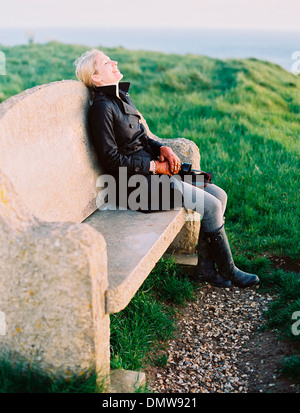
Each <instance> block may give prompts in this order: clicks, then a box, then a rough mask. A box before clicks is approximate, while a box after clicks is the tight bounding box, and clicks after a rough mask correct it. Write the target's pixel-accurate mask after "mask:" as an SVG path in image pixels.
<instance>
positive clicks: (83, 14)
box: [0, 0, 300, 31]
mask: <svg viewBox="0 0 300 413" xmlns="http://www.w3.org/2000/svg"><path fill="white" fill-rule="evenodd" d="M0 10H1V12H0V28H4V27H27V28H32V29H34V28H38V27H66V28H67V27H91V28H92V27H97V28H102V27H103V28H104V27H132V28H134V27H166V28H167V27H173V28H222V29H223V28H227V29H241V28H244V29H254V30H257V29H262V30H288V31H300V1H299V0H1V9H0Z"/></svg>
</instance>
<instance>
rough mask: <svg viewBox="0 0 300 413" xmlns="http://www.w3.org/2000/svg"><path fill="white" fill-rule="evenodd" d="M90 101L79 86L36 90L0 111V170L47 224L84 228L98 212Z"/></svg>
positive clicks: (0, 107) (59, 85) (64, 83)
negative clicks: (82, 224)
mask: <svg viewBox="0 0 300 413" xmlns="http://www.w3.org/2000/svg"><path fill="white" fill-rule="evenodd" d="M88 98H89V96H88V92H87V89H86V87H85V86H83V85H82V84H81V83H80V82H77V81H73V80H69V81H68V80H66V81H61V82H53V83H50V84H48V85H43V86H37V87H34V88H32V89H29V90H26V91H24V92H22V93H21V94H19V95H17V96H14V97H11V98H10V99H8V100H7V101H5V102H3V103H2V104H1V105H0V127H1V134H0V147H1V151H0V165H1V170H2V171H3V172H4V173H5V174H6V175H7V176H9V178H10V180H11V182H12V184H13V186H14V188H15V190H16V192H17V193H18V195H19V196H20V198H21V199H22V202H23V203H24V205H25V206H26V207H27V208H28V209H29V210H30V211H31V212H32V213H33V214H34V215H35V216H36V217H37V218H39V219H41V220H43V221H48V222H49V221H50V222H51V221H61V222H63V221H73V222H80V221H82V220H83V219H84V218H86V217H87V216H88V215H89V214H91V213H92V212H93V211H94V210H95V209H96V205H95V198H96V195H97V193H96V184H95V183H96V180H97V178H98V176H99V173H100V169H99V167H98V166H97V164H96V159H95V156H94V153H93V150H92V148H91V147H90V144H89V141H88V136H87V127H86V111H87V108H88V105H89V99H88Z"/></svg>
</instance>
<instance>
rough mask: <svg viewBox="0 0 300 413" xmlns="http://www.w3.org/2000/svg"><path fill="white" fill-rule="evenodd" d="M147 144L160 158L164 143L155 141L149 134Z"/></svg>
mask: <svg viewBox="0 0 300 413" xmlns="http://www.w3.org/2000/svg"><path fill="white" fill-rule="evenodd" d="M146 145H147V146H148V147H149V149H150V151H151V152H152V153H153V155H154V156H156V157H157V158H158V157H159V155H160V148H161V147H162V146H163V144H161V143H159V142H157V141H155V140H154V139H152V138H149V136H147V138H146Z"/></svg>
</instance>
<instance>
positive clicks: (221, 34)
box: [0, 27, 300, 71]
mask: <svg viewBox="0 0 300 413" xmlns="http://www.w3.org/2000/svg"><path fill="white" fill-rule="evenodd" d="M50 41H58V42H61V43H67V44H80V45H85V46H87V48H90V47H98V48H101V47H107V48H111V47H124V48H126V49H129V50H148V51H157V52H163V53H168V54H169V53H170V54H172V53H173V54H174V53H175V54H180V55H185V54H195V55H205V56H209V57H212V58H219V59H231V58H232V59H239V58H241V59H244V58H256V59H260V60H265V61H269V62H272V63H275V64H278V65H280V66H281V67H283V68H284V69H285V70H288V71H291V70H292V66H293V63H295V60H293V54H295V52H297V51H298V52H299V54H300V30H299V31H284V30H276V31H275V30H262V29H260V30H249V29H222V28H219V29H213V28H202V29H195V28H160V27H158V28H157V27H156V28H155V27H153V28H119V27H118V28H116V27H111V28H97V27H91V28H89V27H88V28H85V27H80V28H74V27H40V28H29V27H16V28H13V27H7V28H0V50H1V46H3V47H6V46H16V45H22V44H28V43H29V42H34V43H42V44H44V43H48V42H50ZM298 56H299V55H298ZM294 59H295V58H294Z"/></svg>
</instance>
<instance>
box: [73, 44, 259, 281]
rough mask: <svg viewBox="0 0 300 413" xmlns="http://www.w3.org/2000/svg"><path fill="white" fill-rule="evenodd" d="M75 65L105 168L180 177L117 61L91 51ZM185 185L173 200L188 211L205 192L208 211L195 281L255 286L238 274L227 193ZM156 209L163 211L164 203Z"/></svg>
mask: <svg viewBox="0 0 300 413" xmlns="http://www.w3.org/2000/svg"><path fill="white" fill-rule="evenodd" d="M75 65H76V75H77V77H78V79H79V80H80V81H82V82H83V83H84V84H85V85H86V86H87V87H88V88H89V89H91V90H92V91H93V94H94V99H93V104H92V106H91V108H90V111H89V126H90V132H91V139H92V142H93V145H94V147H95V151H96V154H97V156H98V158H99V161H100V163H101V166H102V167H103V169H104V170H105V171H106V172H107V173H109V174H111V175H113V176H114V177H115V179H116V181H117V182H118V180H119V177H120V175H119V168H120V167H125V168H126V171H127V172H128V174H129V176H132V175H135V174H141V175H143V176H144V177H145V178H146V179H147V182H148V184H149V183H150V177H151V176H153V175H158V176H166V177H167V176H168V177H171V176H173V175H176V174H177V173H178V172H179V171H180V168H181V162H180V159H179V158H178V156H177V155H176V154H175V153H174V152H173V150H172V149H171V148H169V147H167V146H163V145H162V144H160V143H159V142H157V141H155V140H153V139H151V138H149V137H148V136H147V133H146V129H145V127H144V126H143V124H142V121H141V116H140V114H139V112H138V111H137V109H136V107H135V106H134V104H133V102H132V100H131V98H130V96H129V93H128V90H129V86H130V84H129V83H125V82H120V81H121V79H122V78H123V75H122V73H121V72H120V71H119V69H118V62H116V61H113V60H111V59H110V58H109V57H108V56H107V55H106V54H105V53H103V52H102V51H99V50H96V49H92V50H89V51H87V52H86V53H84V54H83V55H82V56H81V57H80V58H78V59H77V60H76V61H75ZM170 182H171V179H170ZM181 185H182V186H181V187H180V186H178V185H177V184H176V183H175V185H174V182H173V184H171V183H170V187H171V188H172V190H171V192H170V194H171V195H170V196H171V198H172V200H171V201H172V202H173V203H174V194H175V192H176V191H178V190H180V191H181V193H182V194H183V206H184V207H186V208H189V206H190V205H189V202H188V199H191V197H188V196H187V195H191V194H192V195H197V191H203V192H201V195H202V198H204V211H203V213H202V214H201V215H202V216H203V218H202V222H201V230H200V234H199V241H198V264H197V266H196V269H195V278H196V279H197V280H198V281H199V282H209V283H210V284H212V285H214V286H217V287H229V286H231V285H235V286H238V287H241V288H244V287H248V286H252V285H256V284H257V283H258V282H259V279H258V277H257V276H256V275H254V274H248V273H246V272H243V271H241V270H239V269H238V268H237V267H236V266H235V264H234V262H233V259H232V254H231V251H230V246H229V243H228V240H227V236H226V233H225V229H224V212H225V208H226V202H227V195H226V193H225V192H224V191H223V190H222V189H221V188H219V187H218V186H216V185H213V184H208V185H207V186H206V187H205V188H204V189H200V188H196V187H195V186H193V185H190V184H188V183H185V182H184V183H181ZM148 192H149V195H150V198H151V196H152V197H153V193H152V192H151V186H150V184H149V185H148ZM198 194H199V193H198ZM172 202H171V205H173V204H172ZM149 205H150V203H149V204H148V206H149ZM158 209H162V208H161V204H160V207H159V208H158ZM215 264H216V265H215ZM216 266H217V269H218V270H217V269H216Z"/></svg>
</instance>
